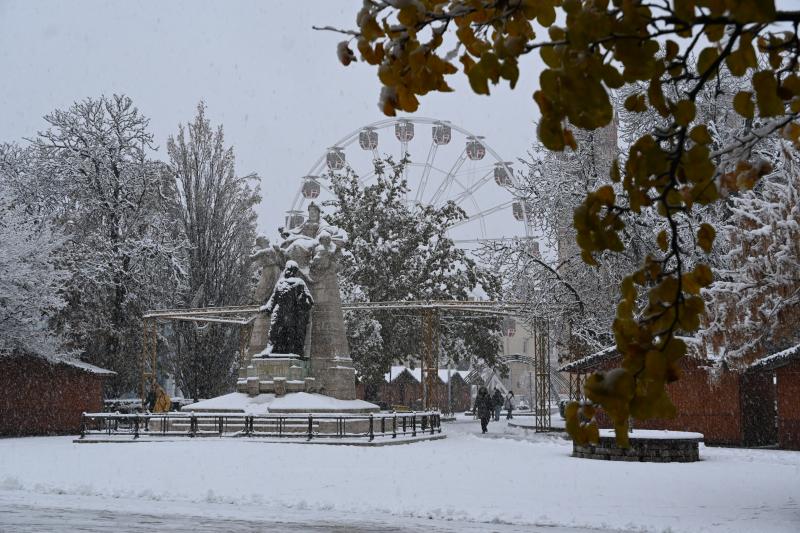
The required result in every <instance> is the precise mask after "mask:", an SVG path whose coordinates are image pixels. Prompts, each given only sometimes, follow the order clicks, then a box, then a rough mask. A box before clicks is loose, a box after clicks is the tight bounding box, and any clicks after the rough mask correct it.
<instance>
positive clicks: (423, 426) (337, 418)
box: [80, 411, 442, 442]
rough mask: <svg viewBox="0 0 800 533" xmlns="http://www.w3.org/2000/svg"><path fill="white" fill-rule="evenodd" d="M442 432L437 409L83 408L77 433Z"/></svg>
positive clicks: (313, 435)
mask: <svg viewBox="0 0 800 533" xmlns="http://www.w3.org/2000/svg"><path fill="white" fill-rule="evenodd" d="M441 432H442V426H441V417H440V413H438V412H435V411H425V412H419V413H416V412H411V413H379V414H363V415H346V414H314V413H308V414H277V413H276V414H268V415H248V414H243V413H174V412H173V413H134V414H122V413H83V415H82V417H81V436H80V438H81V439H85V438H87V437H92V436H108V437H110V436H130V437H131V438H132V439H138V438H139V437H143V436H147V437H269V438H296V439H305V440H311V439H318V438H334V439H335V438H339V439H345V438H350V439H352V438H356V439H357V438H366V439H369V442H372V441H373V440H375V438H392V439H395V438H397V437H398V435H399V436H409V435H410V436H411V437H416V436H418V435H419V436H422V435H434V434H436V433H441Z"/></svg>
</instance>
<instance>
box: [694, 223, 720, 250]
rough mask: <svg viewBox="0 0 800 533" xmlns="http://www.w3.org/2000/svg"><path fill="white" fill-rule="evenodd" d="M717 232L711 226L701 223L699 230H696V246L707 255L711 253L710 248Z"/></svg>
mask: <svg viewBox="0 0 800 533" xmlns="http://www.w3.org/2000/svg"><path fill="white" fill-rule="evenodd" d="M716 235H717V232H716V230H715V229H714V227H713V226H712V225H711V224H707V223H705V222H703V223H702V224H700V229H698V230H697V245H698V246H700V248H702V249H703V251H704V252H705V253H707V254H710V253H711V248H712V247H713V246H714V237H716Z"/></svg>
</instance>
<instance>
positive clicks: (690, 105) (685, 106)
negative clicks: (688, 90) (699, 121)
mask: <svg viewBox="0 0 800 533" xmlns="http://www.w3.org/2000/svg"><path fill="white" fill-rule="evenodd" d="M695 112H696V110H695V106H694V102H692V101H691V100H681V101H680V102H678V103H677V104H675V106H674V108H673V111H672V113H673V114H674V115H675V122H677V123H678V124H679V125H680V126H684V127H685V126H688V125H689V124H690V123H691V122H692V121H693V120H694V116H695Z"/></svg>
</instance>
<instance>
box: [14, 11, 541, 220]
mask: <svg viewBox="0 0 800 533" xmlns="http://www.w3.org/2000/svg"><path fill="white" fill-rule="evenodd" d="M360 4H361V1H360V0H353V1H344V0H338V1H332V0H319V1H300V0H294V1H281V2H278V1H230V0H228V1H224V2H222V1H218V2H201V1H182V2H171V1H166V0H160V1H131V0H128V1H126V2H106V1H78V0H72V1H66V0H65V1H35V2H32V1H17V0H13V1H12V0H0V141H12V140H20V139H21V138H22V137H30V136H32V135H34V134H35V133H36V131H37V130H40V129H42V128H43V127H44V121H43V120H42V118H41V117H42V115H44V114H45V113H48V112H50V111H51V110H53V109H56V108H64V107H67V106H69V105H70V104H71V103H72V102H73V101H75V100H78V99H82V98H85V97H87V96H99V95H101V94H112V93H125V94H127V95H129V96H131V97H132V98H133V100H134V102H135V103H136V105H137V106H138V107H139V109H140V110H141V111H142V112H143V113H144V114H145V115H146V116H147V117H149V118H150V119H151V131H152V132H153V134H154V135H155V139H156V142H157V143H158V145H159V147H160V149H159V152H160V155H161V157H163V158H166V155H165V145H166V139H167V136H168V135H170V134H172V133H174V132H175V131H176V128H177V125H178V123H179V122H184V123H185V122H187V121H189V120H191V119H192V117H193V116H194V113H195V107H196V105H197V103H198V101H199V100H201V99H202V100H205V102H206V104H207V105H208V115H209V117H210V118H211V120H212V122H213V123H215V124H219V123H220V122H221V123H222V124H223V125H224V127H225V134H226V140H227V143H228V144H232V145H233V146H234V147H235V151H236V156H237V171H238V172H239V173H240V174H244V173H248V172H256V173H258V174H259V175H260V176H261V178H262V181H261V188H262V194H263V197H264V199H263V201H262V204H261V206H260V207H259V225H260V229H261V231H263V232H267V233H268V234H269V235H273V234H274V233H275V228H276V227H277V226H278V225H280V224H281V223H282V220H283V213H284V211H285V210H286V209H288V208H289V204H290V203H291V201H292V199H293V197H294V195H295V193H296V191H297V188H298V186H299V178H300V177H301V176H303V175H305V174H306V173H307V172H308V171H309V169H310V167H311V166H312V165H313V163H314V161H315V160H316V159H317V158H318V157H319V156H320V155H321V154H322V153H324V151H325V148H326V147H328V146H330V145H331V144H333V143H334V142H336V141H337V140H338V139H339V138H341V137H342V136H344V135H345V134H347V133H348V132H350V131H353V130H356V129H358V128H359V127H360V126H362V125H365V124H368V123H371V122H374V121H376V120H380V119H382V118H384V116H383V115H382V114H381V112H380V111H379V109H378V106H377V101H378V93H379V91H380V85H379V82H378V80H377V76H376V73H375V70H374V69H373V68H371V67H369V66H367V65H362V64H355V65H351V66H350V67H347V68H345V67H343V66H342V65H341V64H340V63H339V62H338V60H337V59H336V51H335V48H336V43H337V42H338V41H339V40H341V36H340V35H336V34H332V33H329V32H319V31H314V30H312V28H311V26H312V25H333V26H338V27H350V28H352V27H354V26H355V15H356V13H357V11H358V9H359V7H360ZM537 61H538V58H534V57H529V58H525V59H524V60H523V64H522V65H521V70H522V75H521V78H520V81H519V84H518V86H517V89H516V90H514V91H510V90H508V89H507V87H503V88H496V89H495V90H494V91H493V92H494V94H493V95H492V96H491V97H485V96H477V95H474V94H472V92H471V91H470V90H469V88H468V85H467V84H466V80H464V79H462V77H461V76H460V75H458V76H455V77H452V78H451V79H452V81H451V82H450V83H451V85H452V86H453V87H454V88H456V92H455V93H450V94H437V95H429V96H427V97H425V98H424V99H423V100H422V105H421V107H420V110H419V111H418V112H417V114H418V115H421V116H427V117H433V118H439V119H445V120H450V121H451V122H453V123H454V124H458V125H460V126H462V127H464V128H466V129H467V130H469V131H471V132H473V133H476V134H479V135H485V136H486V140H487V142H488V143H489V144H490V145H491V146H492V147H493V148H494V149H495V150H496V151H497V152H499V153H500V155H501V156H502V157H503V158H504V159H511V160H513V159H516V158H517V157H519V156H521V155H524V154H525V151H526V150H527V148H528V147H529V146H530V144H531V142H532V140H533V139H534V137H535V126H534V120H535V119H536V115H537V109H536V105H535V104H534V102H533V100H532V98H531V95H532V93H533V90H534V87H535V84H536V81H537V78H538V72H539V70H538V68H539V67H538V66H537V64H536V63H537Z"/></svg>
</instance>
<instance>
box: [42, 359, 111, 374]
mask: <svg viewBox="0 0 800 533" xmlns="http://www.w3.org/2000/svg"><path fill="white" fill-rule="evenodd" d="M57 363H59V364H62V365H67V366H71V367H73V368H77V369H79V370H83V371H84V372H88V373H90V374H99V375H102V376H114V375H116V372H114V371H113V370H107V369H105V368H100V367H99V366H94V365H90V364H89V363H85V362H83V361H81V360H79V359H61V360H60V361H57Z"/></svg>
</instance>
